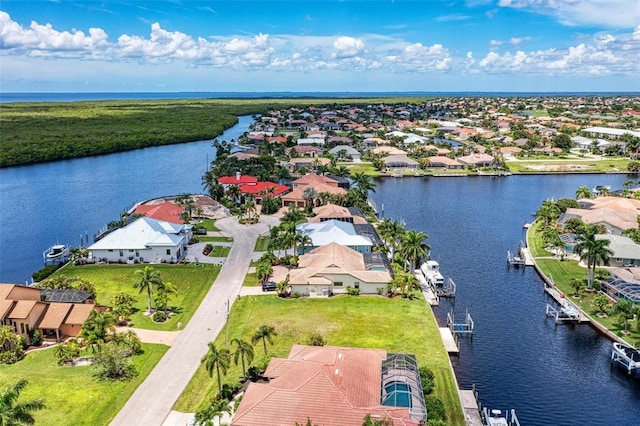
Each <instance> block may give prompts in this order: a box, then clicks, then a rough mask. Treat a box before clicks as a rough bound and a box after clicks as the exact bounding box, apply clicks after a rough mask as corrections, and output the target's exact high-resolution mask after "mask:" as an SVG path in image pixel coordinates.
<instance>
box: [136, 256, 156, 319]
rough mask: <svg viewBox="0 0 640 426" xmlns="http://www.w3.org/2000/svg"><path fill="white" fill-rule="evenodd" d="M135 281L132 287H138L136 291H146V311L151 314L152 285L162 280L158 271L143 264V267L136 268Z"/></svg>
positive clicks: (154, 285)
mask: <svg viewBox="0 0 640 426" xmlns="http://www.w3.org/2000/svg"><path fill="white" fill-rule="evenodd" d="M135 274H136V282H134V283H133V287H134V288H137V289H138V293H142V292H143V291H146V292H147V311H148V312H149V314H151V311H152V307H151V294H152V293H153V290H154V287H155V288H157V287H159V286H161V285H162V283H163V280H162V276H161V275H160V272H158V271H156V270H154V269H153V268H152V267H151V266H145V267H144V269H138V270H137V271H136V272H135Z"/></svg>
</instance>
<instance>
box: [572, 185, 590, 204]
mask: <svg viewBox="0 0 640 426" xmlns="http://www.w3.org/2000/svg"><path fill="white" fill-rule="evenodd" d="M592 197H593V194H592V193H591V191H589V188H587V187H586V186H584V185H583V186H581V187H579V188H578V189H576V200H578V199H580V198H592Z"/></svg>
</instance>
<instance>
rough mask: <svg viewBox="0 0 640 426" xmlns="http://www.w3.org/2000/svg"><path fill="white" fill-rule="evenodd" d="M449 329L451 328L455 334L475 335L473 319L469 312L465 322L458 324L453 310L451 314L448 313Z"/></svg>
mask: <svg viewBox="0 0 640 426" xmlns="http://www.w3.org/2000/svg"><path fill="white" fill-rule="evenodd" d="M447 327H449V329H450V330H451V332H452V333H455V334H473V328H474V323H473V318H471V314H470V313H469V312H466V314H465V322H459V323H457V322H456V321H455V317H454V314H453V310H451V312H448V313H447Z"/></svg>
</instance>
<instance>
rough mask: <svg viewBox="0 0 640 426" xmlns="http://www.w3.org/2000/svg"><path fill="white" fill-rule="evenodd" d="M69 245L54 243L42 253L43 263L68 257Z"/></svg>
mask: <svg viewBox="0 0 640 426" xmlns="http://www.w3.org/2000/svg"><path fill="white" fill-rule="evenodd" d="M69 250H70V247H69V246H67V245H65V244H55V245H52V246H51V247H49V248H48V249H47V250H45V251H44V253H42V256H43V257H44V261H45V263H56V262H64V261H66V260H67V258H68V257H69Z"/></svg>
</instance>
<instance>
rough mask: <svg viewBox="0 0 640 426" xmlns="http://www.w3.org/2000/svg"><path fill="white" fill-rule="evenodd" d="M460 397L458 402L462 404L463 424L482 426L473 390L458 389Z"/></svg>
mask: <svg viewBox="0 0 640 426" xmlns="http://www.w3.org/2000/svg"><path fill="white" fill-rule="evenodd" d="M458 394H459V395H460V402H461V403H462V410H463V411H464V418H465V423H466V424H467V426H482V425H483V423H482V418H481V417H480V407H478V400H477V399H476V394H475V391H474V390H473V389H471V390H462V389H458Z"/></svg>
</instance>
